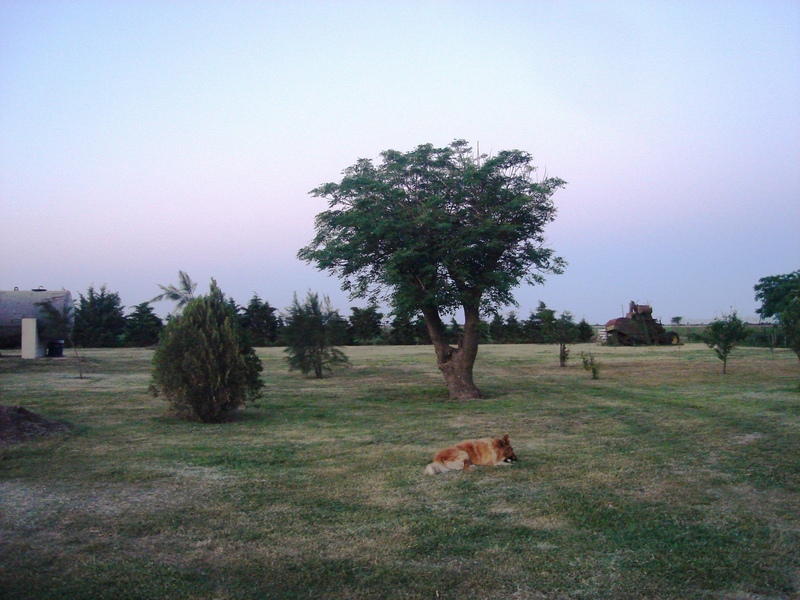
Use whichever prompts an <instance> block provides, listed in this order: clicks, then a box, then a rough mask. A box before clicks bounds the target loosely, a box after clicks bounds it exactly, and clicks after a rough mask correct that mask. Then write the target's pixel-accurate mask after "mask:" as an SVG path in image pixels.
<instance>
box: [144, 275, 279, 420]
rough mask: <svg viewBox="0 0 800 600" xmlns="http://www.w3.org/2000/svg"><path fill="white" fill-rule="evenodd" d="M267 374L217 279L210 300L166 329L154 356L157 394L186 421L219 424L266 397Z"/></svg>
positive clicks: (197, 302)
mask: <svg viewBox="0 0 800 600" xmlns="http://www.w3.org/2000/svg"><path fill="white" fill-rule="evenodd" d="M261 369H262V367H261V361H260V359H259V358H258V356H257V355H256V353H255V351H254V350H253V347H252V346H251V345H250V342H249V337H248V336H247V335H246V334H245V332H244V330H243V329H242V327H241V325H240V324H239V319H238V316H237V314H236V312H235V311H234V310H233V308H232V307H231V305H230V302H228V301H226V299H225V295H224V294H223V293H222V291H221V290H220V289H219V287H217V282H216V281H214V280H213V279H212V280H211V286H210V289H209V293H208V295H207V296H200V297H198V298H194V299H192V300H190V301H189V302H188V303H187V304H185V305H184V308H183V311H182V313H181V314H180V315H179V316H176V317H174V318H173V319H171V320H170V321H169V323H168V324H167V326H166V328H165V329H164V333H163V335H162V336H161V340H160V342H159V344H158V346H157V347H156V351H155V354H154V356H153V389H154V391H155V392H156V393H157V394H158V393H161V394H163V395H164V396H165V397H166V398H167V400H168V401H169V402H170V403H171V404H172V406H173V407H174V408H175V409H176V410H177V411H178V413H179V414H181V415H182V416H184V417H186V418H190V419H199V420H200V421H202V422H204V423H219V422H222V421H224V420H225V419H226V418H227V417H228V416H229V415H230V413H231V412H232V411H234V410H236V409H238V408H240V407H241V406H243V405H244V404H245V402H246V401H248V400H252V399H255V398H257V397H258V396H259V395H260V390H261V388H262V386H263V383H262V381H261V378H260V375H259V373H260V371H261Z"/></svg>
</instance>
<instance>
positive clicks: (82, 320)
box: [73, 285, 125, 348]
mask: <svg viewBox="0 0 800 600" xmlns="http://www.w3.org/2000/svg"><path fill="white" fill-rule="evenodd" d="M78 296H79V297H80V300H79V302H78V308H77V310H76V311H75V325H74V329H73V339H74V341H75V343H76V344H77V345H78V346H82V347H84V348H117V347H119V346H120V343H121V340H122V334H123V333H125V314H124V312H123V310H124V308H125V307H124V306H122V301H121V300H120V298H119V294H117V293H116V292H109V291H108V290H107V289H106V286H105V285H103V286H101V287H100V291H99V292H98V291H96V290H95V289H94V287H93V286H89V290H88V291H87V293H86V296H84V295H83V294H80V293H79V294H78Z"/></svg>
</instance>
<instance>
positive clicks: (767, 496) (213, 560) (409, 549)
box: [0, 345, 800, 599]
mask: <svg viewBox="0 0 800 600" xmlns="http://www.w3.org/2000/svg"><path fill="white" fill-rule="evenodd" d="M592 352H594V353H595V355H596V356H597V357H598V360H600V362H601V363H603V365H604V367H603V370H602V371H601V379H600V380H599V381H592V380H591V379H590V377H589V375H588V374H587V373H586V372H585V371H583V369H582V368H581V366H580V364H578V361H571V362H570V364H569V366H568V367H567V368H563V369H562V368H560V367H559V366H558V348H557V346H484V347H482V348H481V352H480V355H479V358H478V366H477V369H476V380H477V382H478V383H479V385H481V386H482V387H483V388H484V390H485V391H486V392H488V395H489V397H488V398H487V399H484V400H478V401H469V402H462V401H451V400H449V399H448V398H447V392H446V389H445V387H444V384H443V381H442V378H441V375H440V374H439V373H438V371H437V369H436V364H435V359H434V357H433V352H432V349H431V348H429V347H403V348H397V347H361V348H348V349H347V354H348V355H349V357H350V359H351V361H352V362H353V365H354V366H353V368H352V369H346V370H343V371H340V372H337V374H336V375H335V376H334V377H331V378H328V379H324V380H322V381H316V380H311V379H307V378H304V377H302V376H300V375H297V374H295V373H289V372H288V370H287V368H286V365H285V362H284V360H283V352H282V349H279V348H270V349H261V350H259V354H260V355H261V357H262V360H263V362H264V365H265V371H264V374H263V375H264V379H265V382H266V393H265V396H264V397H263V398H262V399H261V400H259V402H258V403H256V404H255V405H253V406H250V407H248V408H247V409H245V410H244V411H242V412H241V415H240V416H239V418H237V419H236V420H234V422H232V423H228V424H225V425H202V424H197V423H184V422H181V421H178V420H176V419H174V418H173V417H172V416H170V415H169V413H168V411H167V406H166V405H165V403H163V402H161V401H159V400H157V399H154V398H152V397H151V396H149V395H148V394H147V385H148V383H149V358H150V354H149V352H148V351H129V350H119V351H86V352H85V357H84V360H85V363H84V367H85V372H86V375H87V378H86V379H85V380H78V379H77V372H76V370H74V365H72V366H70V364H69V363H68V362H67V361H61V362H58V361H25V363H24V364H23V361H20V360H19V359H14V358H11V359H6V358H5V357H4V358H2V359H0V393H2V394H3V396H2V397H3V403H7V404H15V405H23V406H26V408H28V409H30V410H33V411H35V412H37V413H40V414H43V415H44V416H46V417H48V418H57V419H59V420H65V421H68V422H70V423H71V424H72V425H73V428H72V429H71V430H70V431H69V432H68V433H66V434H60V435H59V436H56V437H55V438H51V439H48V440H42V441H38V442H34V443H28V444H24V445H21V446H15V447H13V448H11V449H9V450H6V451H5V452H4V454H3V455H2V457H3V459H2V460H0V545H2V548H0V550H1V551H2V552H0V596H3V595H5V596H8V597H14V598H37V599H38V598H116V597H171V598H318V597H326V598H386V597H403V598H423V597H424V598H431V597H433V598H435V597H437V594H438V597H442V598H514V597H516V598H729V597H730V598H732V597H740V598H745V597H754V598H755V597H759V598H774V599H783V598H786V599H788V598H793V597H796V596H797V595H798V594H800V588H798V573H800V558H798V557H800V535H798V531H800V520H799V519H798V516H797V514H796V513H797V511H796V507H797V506H798V505H800V442H799V441H798V440H799V439H800V436H798V435H797V434H798V433H799V432H798V428H799V427H800V395H798V392H797V381H798V379H800V375H799V373H798V368H797V360H796V358H795V357H794V355H790V354H789V353H784V352H781V351H777V352H775V354H774V355H773V354H771V353H769V351H750V350H749V349H748V351H746V352H744V351H743V352H742V353H741V354H739V351H738V350H737V351H736V352H735V353H734V354H733V355H732V357H731V361H730V363H729V374H728V375H726V376H724V377H723V376H722V375H721V374H720V373H719V371H721V366H720V364H719V361H718V360H717V359H716V357H715V356H714V355H713V353H711V352H710V351H709V350H708V349H707V348H705V347H704V346H699V345H687V346H682V347H679V348H601V347H594V346H593V347H592ZM503 433H509V434H510V436H511V440H512V444H513V446H514V448H515V451H516V453H517V455H518V456H519V458H520V462H519V463H518V464H516V465H514V466H513V467H510V468H485V469H476V470H475V471H473V472H470V473H455V474H448V475H441V476H438V477H430V476H424V475H423V474H422V470H423V468H424V466H425V464H427V463H428V462H430V460H431V457H432V455H433V454H434V453H435V452H436V450H438V449H439V448H441V447H444V446H448V445H451V444H452V443H455V442H458V441H461V440H463V439H470V438H474V437H482V436H487V435H501V434H503Z"/></svg>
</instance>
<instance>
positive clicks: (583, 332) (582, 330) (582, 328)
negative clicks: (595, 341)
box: [578, 319, 594, 343]
mask: <svg viewBox="0 0 800 600" xmlns="http://www.w3.org/2000/svg"><path fill="white" fill-rule="evenodd" d="M592 338H594V327H592V326H591V325H589V323H588V322H587V321H586V319H581V322H580V323H578V342H581V343H586V342H591V341H592Z"/></svg>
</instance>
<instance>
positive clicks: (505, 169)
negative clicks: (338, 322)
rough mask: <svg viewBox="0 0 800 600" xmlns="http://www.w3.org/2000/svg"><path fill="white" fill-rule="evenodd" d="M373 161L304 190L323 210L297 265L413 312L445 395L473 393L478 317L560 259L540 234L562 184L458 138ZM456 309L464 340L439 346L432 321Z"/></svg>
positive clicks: (440, 330) (515, 155) (523, 157)
mask: <svg viewBox="0 0 800 600" xmlns="http://www.w3.org/2000/svg"><path fill="white" fill-rule="evenodd" d="M381 158H382V161H381V163H380V164H377V165H376V164H373V162H372V161H371V160H368V159H360V160H358V161H357V162H356V164H354V165H353V166H351V167H349V168H347V169H346V170H345V171H344V173H343V174H344V177H343V178H342V180H341V181H340V182H339V183H327V184H324V185H322V186H320V187H318V188H316V189H314V190H312V192H311V193H312V195H314V196H316V197H321V198H325V199H327V200H328V204H329V209H328V210H326V211H324V212H322V213H320V214H318V215H317V218H316V237H315V238H314V240H313V241H312V242H311V243H310V244H309V245H308V246H306V247H305V248H302V249H301V250H300V251H299V253H298V256H299V258H300V259H302V260H305V261H307V262H312V263H316V265H317V267H318V268H319V269H321V270H327V271H330V272H332V273H333V274H335V275H337V276H338V277H340V278H341V279H342V288H343V289H344V290H346V291H348V292H349V293H350V296H351V298H367V299H369V300H371V301H378V300H379V299H384V300H389V301H390V302H391V303H392V305H393V306H394V310H395V312H396V313H399V314H403V313H407V314H417V313H419V312H422V314H423V317H424V318H425V322H426V325H427V327H428V331H429V333H430V335H431V341H432V342H433V344H434V347H435V348H436V353H437V359H438V361H439V367H440V369H442V371H443V373H444V374H445V379H446V380H447V381H448V386H449V387H450V392H451V396H455V397H476V396H479V395H480V392H479V390H477V388H475V387H474V384H473V383H472V374H471V372H472V364H473V363H474V360H475V355H476V354H477V345H478V323H479V316H480V313H481V312H484V313H488V312H492V311H495V310H498V309H499V308H500V307H502V306H507V305H513V304H515V301H514V297H513V294H512V290H513V289H514V288H515V287H516V286H518V285H519V284H520V283H523V282H525V283H530V284H536V283H541V282H542V281H543V275H544V274H546V273H560V272H562V270H563V267H564V265H565V262H564V260H563V259H561V258H559V257H557V256H555V254H554V251H553V250H552V249H550V248H548V247H546V246H545V238H544V227H545V226H546V225H547V224H548V223H550V222H551V221H552V220H553V219H554V218H555V214H556V209H555V206H554V204H553V202H552V199H551V197H552V195H553V193H554V192H555V191H556V190H557V189H558V188H560V187H563V186H564V185H565V182H564V181H563V180H561V179H558V178H554V177H545V178H542V179H535V178H534V177H533V175H534V173H535V172H536V168H535V167H534V166H533V165H532V157H531V155H530V154H528V153H527V152H523V151H520V150H504V151H501V152H499V153H498V154H496V155H494V156H486V155H478V156H476V155H475V154H474V153H473V151H472V148H470V147H469V145H468V144H467V142H465V141H463V140H457V141H454V142H453V143H452V144H450V145H449V146H447V147H445V148H435V147H433V146H432V145H431V144H425V145H421V146H418V147H417V148H416V149H415V150H413V151H410V152H406V153H403V152H399V151H396V150H387V151H385V152H383V153H382V154H381ZM459 308H463V309H464V316H465V326H464V331H463V334H462V339H461V341H460V342H459V345H458V348H450V347H449V345H448V344H447V343H446V342H445V335H444V334H445V326H444V324H443V322H442V316H444V315H448V314H454V313H455V312H456V311H457V310H458V309H459ZM453 359H459V360H456V362H455V363H452V364H455V365H458V366H457V367H456V371H459V372H460V374H459V375H458V378H460V379H461V380H462V382H461V383H462V384H463V385H460V386H458V385H457V386H455V387H454V386H453V385H451V383H452V382H451V380H450V379H448V373H447V370H448V369H449V366H448V365H450V363H451V361H452V360H453ZM450 366H452V365H450ZM465 368H468V371H469V372H468V373H467V372H466V371H464V369H465ZM467 380H468V381H467ZM456 387H460V388H461V389H456Z"/></svg>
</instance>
